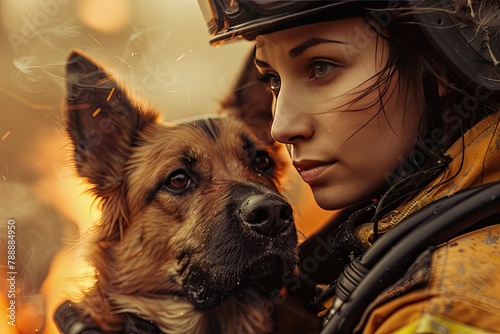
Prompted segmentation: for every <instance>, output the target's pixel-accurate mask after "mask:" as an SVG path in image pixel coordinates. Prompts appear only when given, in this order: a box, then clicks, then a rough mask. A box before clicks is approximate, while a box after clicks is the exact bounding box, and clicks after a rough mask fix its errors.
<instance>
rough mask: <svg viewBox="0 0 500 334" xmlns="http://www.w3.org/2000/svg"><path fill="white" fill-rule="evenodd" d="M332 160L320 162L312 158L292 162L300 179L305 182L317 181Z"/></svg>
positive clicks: (331, 163)
mask: <svg viewBox="0 0 500 334" xmlns="http://www.w3.org/2000/svg"><path fill="white" fill-rule="evenodd" d="M333 164H334V162H322V161H314V160H304V161H296V162H294V163H293V165H294V166H295V168H296V169H297V171H298V172H299V174H300V176H301V177H302V179H303V180H304V181H305V182H307V183H313V182H314V181H317V180H318V179H319V178H320V177H321V176H322V174H323V173H324V171H325V170H326V169H327V168H328V167H330V166H331V165H333Z"/></svg>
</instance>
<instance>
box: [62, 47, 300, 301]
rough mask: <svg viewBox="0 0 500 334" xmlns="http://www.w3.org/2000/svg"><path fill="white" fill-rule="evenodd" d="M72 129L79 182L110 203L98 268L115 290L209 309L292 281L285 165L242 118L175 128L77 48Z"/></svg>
mask: <svg viewBox="0 0 500 334" xmlns="http://www.w3.org/2000/svg"><path fill="white" fill-rule="evenodd" d="M67 107H68V115H67V131H68V134H69V136H70V138H71V140H72V142H73V144H74V145H73V146H74V160H75V164H76V169H77V171H78V173H79V175H80V176H82V177H84V178H85V179H86V180H87V181H88V182H89V183H90V184H91V185H92V191H93V192H94V194H95V195H96V196H97V197H98V198H99V199H100V204H101V209H102V219H101V222H100V224H99V225H98V226H97V227H96V240H95V248H94V249H93V250H92V255H91V260H92V262H93V265H94V266H95V267H96V269H97V272H98V281H99V282H100V283H99V282H98V284H101V287H100V288H101V289H103V290H104V291H106V292H108V293H113V294H128V295H132V294H134V295H158V294H178V295H184V296H187V297H188V298H189V300H190V301H192V302H193V303H194V304H195V305H196V306H197V307H198V308H199V309H207V308H211V307H213V306H215V305H217V304H218V303H219V302H220V301H221V300H222V299H223V298H224V297H225V296H227V295H230V294H231V293H233V292H234V291H235V290H237V289H238V288H240V287H244V286H246V285H248V284H253V285H255V286H257V287H258V288H260V289H261V290H263V291H265V292H270V291H271V290H273V289H277V288H279V287H280V286H281V285H282V282H283V278H284V276H285V275H287V274H291V273H292V271H293V269H294V265H295V263H296V261H297V258H296V256H297V255H296V251H297V249H296V248H297V238H296V231H295V227H294V224H293V217H292V210H291V207H290V205H289V204H288V203H287V201H286V200H285V199H284V197H283V196H282V195H280V194H279V192H278V189H279V187H280V184H279V173H280V171H281V170H283V168H284V162H282V161H281V160H280V158H278V156H277V152H276V150H275V148H273V144H272V143H270V142H269V141H268V140H261V139H259V138H258V137H257V136H255V134H254V132H253V131H251V130H250V128H248V127H247V126H246V125H245V124H243V123H242V122H240V121H238V120H236V119H233V118H224V117H214V118H205V119H193V120H190V121H185V122H182V123H176V124H165V123H161V122H159V121H157V115H156V113H154V112H153V111H151V110H148V109H147V108H144V107H141V106H139V105H137V104H135V103H134V102H133V101H132V100H131V99H129V97H128V96H127V94H126V93H125V92H124V91H123V89H121V88H120V86H119V85H117V83H116V81H115V80H113V78H112V77H110V75H109V74H108V73H106V72H105V71H103V70H102V69H101V68H100V67H99V66H98V65H96V64H95V63H93V62H92V61H90V60H89V59H88V58H86V57H85V56H83V55H82V54H80V53H78V52H73V53H72V54H71V55H70V57H69V60H68V66H67Z"/></svg>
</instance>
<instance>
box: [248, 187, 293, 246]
mask: <svg viewBox="0 0 500 334" xmlns="http://www.w3.org/2000/svg"><path fill="white" fill-rule="evenodd" d="M240 215H241V218H242V220H243V223H244V224H247V225H249V226H251V227H252V229H254V230H255V231H256V232H258V233H260V234H263V235H267V236H275V235H277V234H279V233H280V232H283V231H284V230H285V229H286V228H287V227H288V226H289V225H290V224H291V222H292V221H293V217H292V208H291V207H290V205H289V204H288V203H287V202H285V201H284V200H283V199H281V198H280V197H278V196H276V195H254V196H252V197H250V198H247V199H246V200H245V201H244V202H243V203H242V204H241V207H240Z"/></svg>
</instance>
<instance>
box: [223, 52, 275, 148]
mask: <svg viewBox="0 0 500 334" xmlns="http://www.w3.org/2000/svg"><path fill="white" fill-rule="evenodd" d="M254 58H255V48H254V49H252V50H251V52H250V53H249V55H248V56H247V58H246V61H245V63H244V64H243V68H242V70H241V72H240V74H239V77H238V79H237V81H236V84H235V85H234V87H233V89H232V90H231V91H230V93H229V94H228V96H226V97H225V98H224V99H223V100H222V101H221V103H220V106H221V113H223V114H227V115H229V116H232V117H235V118H238V119H240V120H241V121H243V122H244V123H245V124H247V125H248V126H249V127H250V128H251V129H252V130H253V131H254V133H255V134H257V137H258V138H259V139H260V140H261V141H262V142H264V143H266V144H269V143H271V142H272V141H273V139H272V137H271V123H272V118H273V116H272V105H273V95H272V94H271V92H270V91H269V90H268V89H267V85H266V84H265V83H264V82H262V81H261V80H259V78H260V73H259V72H258V71H257V68H256V67H255V64H254Z"/></svg>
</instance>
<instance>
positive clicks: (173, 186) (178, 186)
mask: <svg viewBox="0 0 500 334" xmlns="http://www.w3.org/2000/svg"><path fill="white" fill-rule="evenodd" d="M164 185H165V186H166V187H167V188H168V189H169V190H173V191H175V192H182V191H183V190H186V189H189V188H191V187H192V186H193V180H192V179H191V177H190V176H189V175H188V173H187V172H186V171H185V170H177V171H175V172H173V173H172V174H170V176H169V177H168V178H167V180H166V181H165V183H164Z"/></svg>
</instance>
